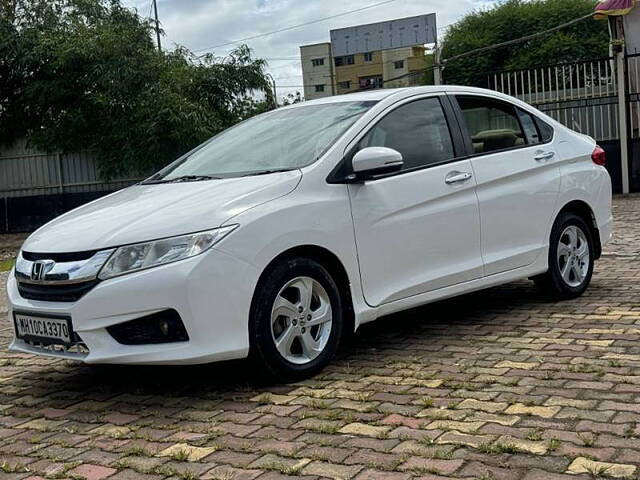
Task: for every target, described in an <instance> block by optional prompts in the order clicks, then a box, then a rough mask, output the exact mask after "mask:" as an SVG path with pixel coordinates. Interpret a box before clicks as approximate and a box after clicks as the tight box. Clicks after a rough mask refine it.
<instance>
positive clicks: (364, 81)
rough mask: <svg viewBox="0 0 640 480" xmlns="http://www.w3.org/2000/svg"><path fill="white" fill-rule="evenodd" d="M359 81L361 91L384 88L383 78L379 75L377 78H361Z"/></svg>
mask: <svg viewBox="0 0 640 480" xmlns="http://www.w3.org/2000/svg"><path fill="white" fill-rule="evenodd" d="M358 80H359V84H360V88H361V89H368V88H382V86H383V83H384V82H383V80H382V77H381V76H379V75H377V76H375V77H360V78H359V79H358Z"/></svg>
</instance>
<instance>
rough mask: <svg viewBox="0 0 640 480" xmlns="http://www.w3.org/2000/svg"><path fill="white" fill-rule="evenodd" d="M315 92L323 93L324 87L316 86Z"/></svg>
mask: <svg viewBox="0 0 640 480" xmlns="http://www.w3.org/2000/svg"><path fill="white" fill-rule="evenodd" d="M316 92H324V85H316Z"/></svg>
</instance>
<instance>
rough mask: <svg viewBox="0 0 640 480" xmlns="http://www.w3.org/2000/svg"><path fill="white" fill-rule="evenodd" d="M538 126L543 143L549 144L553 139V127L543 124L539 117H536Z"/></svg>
mask: <svg viewBox="0 0 640 480" xmlns="http://www.w3.org/2000/svg"><path fill="white" fill-rule="evenodd" d="M535 120H536V125H538V130H540V136H541V137H542V142H543V143H547V142H550V141H551V139H553V127H552V126H551V125H549V124H548V123H546V122H543V121H542V120H540V119H539V118H538V117H535Z"/></svg>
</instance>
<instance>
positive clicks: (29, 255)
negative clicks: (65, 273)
mask: <svg viewBox="0 0 640 480" xmlns="http://www.w3.org/2000/svg"><path fill="white" fill-rule="evenodd" d="M96 253H98V250H86V251H84V252H68V253H34V252H22V258H24V259H25V260H30V261H32V262H35V261H36V260H53V261H54V262H56V263H65V262H78V261H80V260H88V259H89V258H91V257H93V256H94V255H95V254H96Z"/></svg>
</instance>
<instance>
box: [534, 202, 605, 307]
mask: <svg viewBox="0 0 640 480" xmlns="http://www.w3.org/2000/svg"><path fill="white" fill-rule="evenodd" d="M593 245H594V244H593V236H592V233H591V229H590V228H589V226H588V225H587V224H586V222H585V221H584V220H583V219H582V218H580V217H578V216H577V215H574V214H572V213H561V214H560V215H559V216H558V218H557V219H556V221H555V223H554V224H553V228H552V230H551V238H550V244H549V270H548V271H547V272H546V273H544V274H542V275H540V276H538V277H536V278H535V279H534V280H535V282H536V285H538V286H539V287H540V288H541V289H542V290H543V291H544V292H545V293H547V294H548V295H550V296H552V297H554V298H557V299H562V298H573V297H577V296H579V295H582V294H583V293H584V291H585V290H586V289H587V287H588V286H589V282H590V281H591V276H592V274H593V262H594V248H593Z"/></svg>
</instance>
